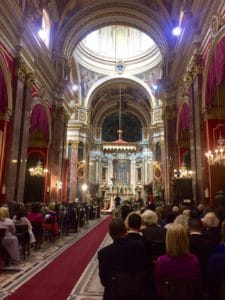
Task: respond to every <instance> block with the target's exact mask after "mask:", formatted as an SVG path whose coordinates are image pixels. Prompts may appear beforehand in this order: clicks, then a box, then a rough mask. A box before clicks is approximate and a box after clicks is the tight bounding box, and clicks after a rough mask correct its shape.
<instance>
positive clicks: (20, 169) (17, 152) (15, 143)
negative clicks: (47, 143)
mask: <svg viewBox="0 0 225 300" xmlns="http://www.w3.org/2000/svg"><path fill="white" fill-rule="evenodd" d="M15 63H16V79H15V83H16V84H15V99H14V105H13V115H12V131H11V144H10V153H9V165H8V172H7V174H8V175H7V201H20V202H22V201H23V192H24V184H25V170H26V158H27V145H28V136H29V134H28V133H29V115H30V106H31V97H32V95H31V86H32V84H33V82H34V76H33V73H32V72H31V70H30V69H29V67H28V66H27V65H26V63H25V61H24V60H23V59H22V58H21V57H17V58H16V60H15Z"/></svg>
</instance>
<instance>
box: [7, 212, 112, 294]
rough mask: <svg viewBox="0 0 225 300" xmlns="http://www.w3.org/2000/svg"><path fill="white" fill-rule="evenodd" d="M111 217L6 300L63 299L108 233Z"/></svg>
mask: <svg viewBox="0 0 225 300" xmlns="http://www.w3.org/2000/svg"><path fill="white" fill-rule="evenodd" d="M111 219H112V217H111V216H109V217H107V218H106V219H105V220H103V221H102V222H101V223H100V224H98V225H97V226H96V227H95V228H93V229H92V230H91V231H90V232H88V233H87V234H86V235H85V236H84V237H82V238H81V239H80V240H78V241H77V242H76V243H75V244H74V245H72V246H71V247H70V248H68V249H67V250H65V251H64V252H63V253H62V254H60V255H59V256H58V257H57V258H56V259H54V261H52V262H51V263H50V264H48V265H47V266H46V267H45V268H44V269H43V270H41V271H40V272H39V273H37V274H36V275H35V276H34V277H32V278H31V279H30V280H28V281H27V282H26V283H25V284H24V285H22V286H21V287H20V288H18V289H17V290H16V291H15V293H13V294H12V295H11V296H8V297H7V298H6V299H8V300H51V299H54V300H65V299H66V298H67V297H68V296H69V294H70V292H71V290H72V289H73V287H74V286H75V284H76V282H77V281H78V279H79V278H80V276H81V274H82V273H83V271H84V270H85V268H86V266H87V265H88V263H89V262H90V260H91V258H92V257H93V256H94V254H95V253H96V250H97V249H98V247H99V246H100V244H101V242H102V240H103V239H104V237H105V235H106V233H107V232H108V225H109V223H110V221H111Z"/></svg>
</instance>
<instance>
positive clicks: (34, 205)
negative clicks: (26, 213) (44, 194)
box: [31, 202, 40, 213]
mask: <svg viewBox="0 0 225 300" xmlns="http://www.w3.org/2000/svg"><path fill="white" fill-rule="evenodd" d="M31 211H32V212H33V213H38V212H40V203H39V202H33V203H32V204H31Z"/></svg>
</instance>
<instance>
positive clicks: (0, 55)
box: [0, 47, 13, 111]
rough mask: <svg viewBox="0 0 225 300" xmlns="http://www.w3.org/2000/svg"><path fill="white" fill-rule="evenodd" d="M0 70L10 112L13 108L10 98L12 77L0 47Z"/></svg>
mask: <svg viewBox="0 0 225 300" xmlns="http://www.w3.org/2000/svg"><path fill="white" fill-rule="evenodd" d="M0 68H1V70H2V73H3V76H4V79H5V85H6V89H7V96H8V110H9V111H12V107H13V98H12V75H11V74H10V71H9V69H8V67H7V64H6V62H5V59H4V55H3V51H2V48H1V47H0Z"/></svg>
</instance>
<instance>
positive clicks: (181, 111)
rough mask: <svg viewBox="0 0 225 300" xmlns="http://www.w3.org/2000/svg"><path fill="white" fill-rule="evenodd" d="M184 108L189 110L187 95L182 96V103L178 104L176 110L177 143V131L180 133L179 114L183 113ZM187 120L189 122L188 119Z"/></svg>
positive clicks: (177, 135) (177, 134)
mask: <svg viewBox="0 0 225 300" xmlns="http://www.w3.org/2000/svg"><path fill="white" fill-rule="evenodd" d="M185 109H186V110H187V109H188V110H189V104H188V97H184V98H183V101H182V103H180V106H179V108H178V112H177V126H176V141H177V143H178V141H179V133H180V128H179V126H180V122H181V116H182V114H184V113H185ZM188 116H189V115H188ZM188 116H187V117H188ZM188 122H190V121H189V120H188Z"/></svg>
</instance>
